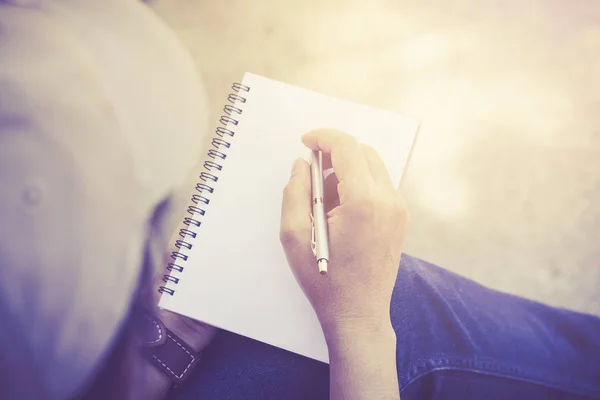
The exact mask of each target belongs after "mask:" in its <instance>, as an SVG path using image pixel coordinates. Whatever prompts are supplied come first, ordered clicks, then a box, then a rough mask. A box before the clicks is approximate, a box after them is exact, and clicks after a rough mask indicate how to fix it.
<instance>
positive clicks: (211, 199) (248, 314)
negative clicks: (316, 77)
mask: <svg viewBox="0 0 600 400" xmlns="http://www.w3.org/2000/svg"><path fill="white" fill-rule="evenodd" d="M317 128H332V129H337V130H340V131H343V132H347V133H349V134H351V135H353V136H355V137H356V138H357V139H358V141H360V142H363V143H366V144H369V145H371V146H373V147H374V148H375V149H377V151H378V152H379V154H380V155H381V157H382V159H383V160H384V162H385V164H386V165H387V167H388V170H389V172H390V176H391V178H392V180H393V181H394V182H395V183H397V184H399V183H400V179H401V177H402V174H403V172H404V169H405V167H406V164H407V162H408V159H409V155H410V153H411V148H412V146H413V142H414V139H415V136H416V132H417V128H418V124H417V122H416V121H414V120H412V119H409V118H406V117H404V116H402V115H398V114H394V113H392V112H389V111H383V110H378V109H374V108H371V107H367V106H363V105H358V104H355V103H351V102H348V101H344V100H340V99H337V98H333V97H330V96H326V95H323V94H319V93H315V92H312V91H309V90H306V89H302V88H298V87H294V86H291V85H288V84H285V83H281V82H277V81H274V80H271V79H267V78H264V77H261V76H258V75H255V74H251V73H246V74H245V75H244V79H243V81H242V83H241V84H240V83H235V84H233V86H232V93H231V94H230V95H229V96H228V97H227V102H226V105H225V106H224V108H223V116H222V117H221V118H220V121H219V125H218V127H217V128H216V130H215V135H214V139H213V140H212V146H211V148H210V150H209V151H208V154H207V156H206V161H205V162H204V166H203V168H202V171H201V172H200V175H199V180H198V183H197V185H196V187H195V190H194V192H193V194H192V196H191V199H190V204H189V207H188V208H187V210H182V212H183V213H184V216H183V221H182V225H181V226H182V229H180V230H179V232H178V236H177V241H176V242H175V244H174V249H173V251H172V253H171V254H170V261H171V262H170V263H169V264H168V265H167V266H166V272H165V275H164V278H163V281H164V282H165V284H164V285H163V286H161V287H160V292H161V293H162V296H161V300H160V304H159V305H160V307H162V308H165V309H168V310H171V311H174V312H176V313H179V314H183V315H185V316H188V317H191V318H194V319H197V320H200V321H204V322H206V323H208V324H210V325H214V326H216V327H219V328H222V329H225V330H228V331H231V332H234V333H237V334H240V335H243V336H246V337H249V338H252V339H255V340H259V341H261V342H264V343H268V344H270V345H273V346H277V347H280V348H283V349H286V350H289V351H292V352H295V353H298V354H301V355H304V356H307V357H310V358H313V359H316V360H319V361H323V362H328V353H327V347H326V344H325V339H324V337H323V333H322V331H321V328H320V326H319V323H318V321H317V318H316V316H315V314H314V311H313V309H312V308H311V305H310V304H309V302H308V300H307V299H306V298H305V296H304V294H303V293H302V291H301V289H300V287H299V286H298V284H297V283H296V281H295V278H294V276H293V274H292V272H291V271H290V268H289V266H288V264H287V262H286V259H285V255H284V252H283V249H282V247H281V244H280V242H279V222H280V215H281V214H280V212H281V200H282V193H283V188H284V186H285V185H286V183H287V181H288V179H289V174H290V169H291V166H292V163H293V161H294V159H295V158H297V157H304V158H306V159H307V160H308V159H309V155H310V152H309V151H308V150H307V149H306V148H305V147H304V146H303V145H302V143H301V141H300V137H301V135H302V134H303V133H305V132H308V131H310V130H313V129H317ZM331 268H335V266H331ZM317 273H318V271H317V267H316V265H315V274H317ZM324 279H326V278H324Z"/></svg>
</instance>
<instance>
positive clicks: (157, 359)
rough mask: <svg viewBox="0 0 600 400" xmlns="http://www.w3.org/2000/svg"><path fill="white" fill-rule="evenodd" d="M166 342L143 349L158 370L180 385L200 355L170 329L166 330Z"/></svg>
mask: <svg viewBox="0 0 600 400" xmlns="http://www.w3.org/2000/svg"><path fill="white" fill-rule="evenodd" d="M166 338H167V340H166V342H165V344H164V345H162V346H158V347H151V348H147V349H145V350H144V352H145V353H146V358H148V359H149V360H150V361H151V362H152V363H153V364H154V365H155V366H156V367H157V368H158V369H159V370H161V371H162V372H163V373H165V374H166V375H167V376H169V377H170V378H171V381H173V383H174V384H176V385H180V384H182V383H183V382H184V381H185V379H186V378H187V377H188V376H189V375H190V373H191V371H193V369H194V366H195V365H196V364H197V363H198V360H199V359H200V356H199V355H198V354H197V353H196V352H195V351H194V350H193V349H192V348H190V347H189V346H188V345H187V344H186V343H185V342H184V341H183V340H181V339H180V338H179V337H178V336H177V335H175V334H174V333H173V332H171V331H170V330H168V329H167V330H166Z"/></svg>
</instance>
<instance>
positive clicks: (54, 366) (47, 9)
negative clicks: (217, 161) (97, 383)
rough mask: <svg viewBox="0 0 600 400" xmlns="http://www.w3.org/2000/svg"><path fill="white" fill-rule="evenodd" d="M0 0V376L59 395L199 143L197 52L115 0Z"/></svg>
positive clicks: (115, 313) (123, 304)
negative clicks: (22, 3) (23, 0)
mask: <svg viewBox="0 0 600 400" xmlns="http://www.w3.org/2000/svg"><path fill="white" fill-rule="evenodd" d="M37 3H38V4H37V5H35V4H34V5H33V6H26V8H25V7H23V8H21V7H17V6H14V5H8V4H3V3H1V2H0V382H6V383H7V384H6V385H2V386H3V387H2V396H3V398H8V399H13V398H14V399H35V398H43V399H62V398H66V397H70V396H71V395H73V394H74V393H77V391H78V390H81V389H82V388H83V387H84V385H86V384H88V383H89V382H90V380H91V379H93V374H94V372H95V371H97V369H98V367H99V365H100V364H101V362H102V361H103V360H104V357H106V355H107V354H106V352H107V349H108V348H109V346H110V345H111V344H112V340H113V339H114V338H115V334H116V333H117V331H118V329H119V327H120V325H121V324H122V322H123V317H124V315H125V313H126V312H127V310H128V308H129V306H130V303H131V300H132V299H131V297H132V296H133V293H134V291H135V289H136V285H137V281H138V277H139V274H140V271H141V262H142V256H143V250H144V245H145V242H146V240H147V236H148V221H149V219H150V218H151V216H152V213H153V211H154V209H155V207H156V205H157V204H158V203H159V202H160V201H162V200H163V199H165V198H166V197H167V196H168V195H169V193H170V192H171V191H172V190H173V188H174V187H176V185H178V184H179V183H180V182H181V178H183V177H184V173H185V172H186V171H187V170H188V169H190V168H191V167H192V166H193V165H194V164H195V163H196V162H197V158H196V157H197V156H199V154H200V150H201V144H200V140H201V138H202V132H203V130H204V126H205V125H204V123H205V117H206V114H207V113H206V110H207V107H206V103H205V96H204V92H203V89H202V87H201V84H200V82H199V80H198V79H197V77H196V73H195V69H194V65H193V63H192V62H191V60H190V58H189V57H188V55H187V54H186V52H185V50H184V49H183V48H182V47H181V46H180V45H179V44H178V42H177V39H176V38H175V37H174V35H173V34H172V33H171V32H169V31H168V30H167V29H166V28H165V27H164V26H163V25H161V23H160V22H159V20H158V18H157V17H156V16H155V15H153V14H152V12H151V11H150V10H148V9H146V6H144V5H143V4H141V3H137V2H134V1H122V0H103V1H95V0H80V1H68V2H67V1H57V0H46V1H43V2H41V1H40V2H37Z"/></svg>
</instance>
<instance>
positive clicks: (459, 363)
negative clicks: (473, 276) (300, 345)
mask: <svg viewBox="0 0 600 400" xmlns="http://www.w3.org/2000/svg"><path fill="white" fill-rule="evenodd" d="M390 312H391V318H392V323H393V325H394V329H395V331H396V335H397V338H398V345H397V368H398V380H399V384H400V389H401V393H402V399H403V400H409V399H436V398H459V397H460V398H462V399H469V398H478V397H479V396H483V395H485V396H486V398H487V399H488V400H489V399H494V398H498V399H500V398H507V397H510V396H513V397H517V398H524V397H527V398H529V399H536V398H540V399H541V398H569V399H585V398H594V397H593V396H598V397H599V398H600V384H599V383H598V382H600V367H599V366H598V364H599V363H598V362H597V361H596V360H597V358H598V356H600V335H599V333H600V319H598V318H596V317H593V316H589V315H585V314H579V313H575V312H572V311H568V310H562V309H558V308H552V307H549V306H546V305H543V304H540V303H536V302H533V301H529V300H526V299H523V298H520V297H516V296H511V295H507V294H504V293H500V292H496V291H493V290H490V289H487V288H485V287H483V286H481V285H479V284H477V283H475V282H473V281H470V280H468V279H465V278H463V277H460V276H458V275H456V274H453V273H451V272H449V271H446V270H444V269H441V268H439V267H436V266H434V265H431V264H428V263H426V262H423V261H421V260H418V259H415V258H412V257H409V256H403V257H402V262H401V267H400V273H399V275H398V279H397V282H396V287H395V289H394V295H393V299H392V305H391V308H390ZM328 394H329V374H328V366H327V365H326V364H323V363H320V362H318V361H314V360H311V359H308V358H305V357H302V356H298V355H296V354H293V353H290V352H288V351H285V350H282V349H279V348H276V347H273V346H270V345H267V344H264V343H261V342H257V341H254V340H252V339H248V338H245V337H242V336H239V335H235V334H233V333H230V332H225V331H220V332H219V333H218V334H217V337H216V338H215V341H214V343H212V344H211V346H210V347H209V348H208V349H207V350H206V351H205V353H204V355H203V362H202V365H201V367H200V368H198V370H197V371H196V372H195V375H194V376H192V377H190V382H188V383H187V384H186V385H185V386H184V387H183V388H181V389H178V390H176V391H175V392H174V393H173V396H172V399H179V400H185V399H192V398H193V399H290V400H295V399H327V398H328ZM586 396H587V397H586Z"/></svg>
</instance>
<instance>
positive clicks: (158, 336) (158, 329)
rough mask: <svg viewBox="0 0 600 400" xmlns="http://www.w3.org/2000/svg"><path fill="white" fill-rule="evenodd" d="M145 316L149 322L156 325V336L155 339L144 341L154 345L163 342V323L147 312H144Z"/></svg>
mask: <svg viewBox="0 0 600 400" xmlns="http://www.w3.org/2000/svg"><path fill="white" fill-rule="evenodd" d="M143 316H144V318H145V319H146V320H147V321H148V322H150V323H151V324H152V325H154V326H155V327H156V338H155V339H154V340H148V341H147V342H144V344H147V345H153V344H157V343H159V342H161V341H162V339H163V328H162V327H161V325H162V324H159V323H158V321H156V320H155V319H152V318H150V317H149V316H148V314H146V313H144V314H143Z"/></svg>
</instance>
